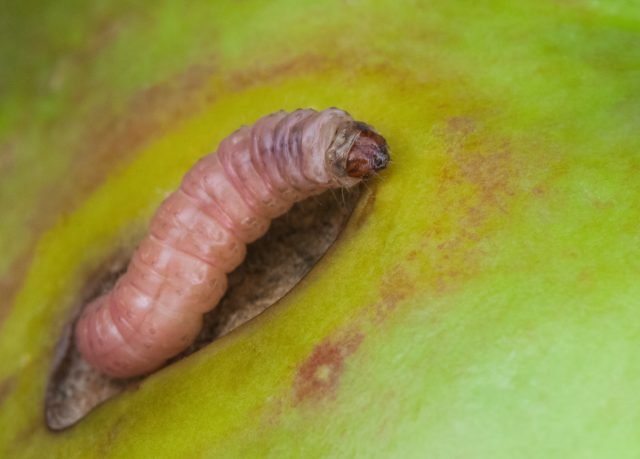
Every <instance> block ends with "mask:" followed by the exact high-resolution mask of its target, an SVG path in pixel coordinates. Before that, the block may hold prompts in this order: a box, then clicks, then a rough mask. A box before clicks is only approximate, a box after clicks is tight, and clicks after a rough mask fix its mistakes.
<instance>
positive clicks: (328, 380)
mask: <svg viewBox="0 0 640 459" xmlns="http://www.w3.org/2000/svg"><path fill="white" fill-rule="evenodd" d="M363 340H364V335H363V334H362V333H360V332H351V333H348V334H346V335H345V336H343V337H341V338H338V339H335V340H327V341H325V342H322V343H320V344H318V345H317V346H316V347H315V348H314V349H313V352H312V353H311V355H310V356H309V357H307V359H306V360H305V361H304V362H303V363H302V365H301V366H300V367H299V368H298V372H297V373H296V377H295V380H294V397H295V400H296V402H297V403H301V402H306V401H316V402H317V401H320V400H323V399H332V398H334V397H335V394H336V391H337V389H338V386H339V384H340V379H341V377H342V374H343V373H344V369H345V360H346V359H347V357H349V356H350V355H351V354H353V353H354V352H355V351H356V350H357V349H358V347H360V344H362V341H363Z"/></svg>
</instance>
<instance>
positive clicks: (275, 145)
mask: <svg viewBox="0 0 640 459" xmlns="http://www.w3.org/2000/svg"><path fill="white" fill-rule="evenodd" d="M389 160H390V157H389V152H388V147H387V143H386V141H385V139H384V138H383V137H382V136H381V135H380V134H378V133H377V132H376V131H375V130H374V129H373V128H372V127H371V126H369V125H367V124H365V123H363V122H359V121H355V120H354V119H353V118H352V117H351V116H350V115H349V114H348V113H346V112H344V111H342V110H340V109H337V108H331V109H326V110H322V111H315V110H312V109H300V110H296V111H293V112H291V113H286V112H284V111H279V112H276V113H273V114H271V115H267V116H265V117H263V118H261V119H259V120H258V121H257V122H256V123H255V124H254V125H253V126H243V127H241V128H240V129H238V130H236V131H235V132H233V133H232V134H231V135H230V136H228V137H226V138H225V139H224V140H223V141H222V142H221V143H220V145H219V146H218V149H217V151H216V152H214V153H211V154H209V155H207V156H205V157H203V158H201V159H200V160H199V161H198V162H197V163H196V164H195V165H194V166H193V167H192V168H191V169H190V170H189V171H188V172H187V173H186V175H185V176H184V178H183V180H182V183H181V185H180V187H179V188H178V190H177V191H175V192H173V193H172V194H170V195H169V196H168V197H167V198H166V199H165V200H164V201H163V203H162V204H161V205H160V206H159V208H158V209H157V211H156V212H155V214H154V216H153V217H152V219H151V222H150V224H149V231H148V234H147V235H146V236H145V238H144V239H143V240H142V242H141V243H140V244H139V245H138V247H137V248H136V250H135V252H134V254H133V256H132V258H131V261H130V262H129V265H128V266H127V270H126V272H125V273H124V274H123V275H122V276H121V277H120V278H119V279H118V280H117V281H116V283H115V285H114V286H113V288H112V289H111V290H110V291H108V292H107V293H105V294H103V295H101V296H99V297H97V298H95V299H94V300H92V301H91V302H89V304H88V305H87V306H86V307H85V308H84V310H83V311H82V313H81V315H80V317H79V318H78V320H77V321H76V324H75V329H74V337H75V343H76V346H77V348H78V349H79V351H80V352H81V354H82V355H83V357H84V359H85V360H87V361H88V362H89V363H90V364H91V365H92V366H93V367H94V368H96V369H97V370H99V371H101V372H103V373H105V374H107V375H109V376H111V377H114V378H126V377H132V376H139V375H143V374H146V373H149V372H151V371H153V370H156V369H158V368H159V367H161V366H162V365H163V364H164V363H165V362H166V361H167V360H168V359H169V358H171V357H173V356H175V355H176V354H178V353H180V352H181V351H183V350H184V349H186V348H187V347H188V346H189V345H190V344H191V343H192V342H193V340H194V339H195V338H196V336H197V334H198V332H199V331H200V329H201V327H202V321H203V318H202V315H203V314H204V313H205V312H207V311H209V310H211V309H213V308H214V307H215V306H216V304H217V303H218V301H219V300H220V299H221V298H222V296H223V295H224V293H225V290H226V287H227V273H229V272H230V271H232V270H233V269H234V268H236V267H237V266H238V265H239V264H240V263H241V262H242V261H243V259H244V256H245V253H246V245H247V244H248V243H250V242H252V241H254V240H256V239H257V238H259V237H260V236H262V235H263V234H264V233H265V232H266V231H267V229H268V227H269V224H270V222H271V220H273V219H274V218H276V217H278V216H280V215H282V214H284V213H285V212H287V211H288V210H289V208H290V207H291V206H292V205H293V204H294V203H295V202H297V201H300V200H303V199H305V198H307V197H310V196H313V195H315V194H318V193H321V192H323V191H325V190H328V189H332V188H341V187H352V186H354V185H356V184H357V183H359V182H360V181H362V180H364V179H367V178H370V177H371V176H373V175H374V174H375V173H376V172H377V171H380V170H382V169H384V168H385V167H386V166H387V164H388V162H389Z"/></svg>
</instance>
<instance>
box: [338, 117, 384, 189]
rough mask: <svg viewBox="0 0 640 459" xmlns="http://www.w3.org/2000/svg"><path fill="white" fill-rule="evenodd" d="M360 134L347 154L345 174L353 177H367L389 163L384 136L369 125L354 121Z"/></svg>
mask: <svg viewBox="0 0 640 459" xmlns="http://www.w3.org/2000/svg"><path fill="white" fill-rule="evenodd" d="M356 125H357V128H358V129H359V130H360V135H358V137H357V138H356V140H355V142H354V143H353V146H352V147H351V151H349V154H348V155H347V174H348V175H349V177H354V178H364V179H366V178H369V177H371V176H372V175H374V174H375V173H376V172H378V171H380V170H382V169H384V168H385V167H387V164H389V160H390V157H389V148H388V147H387V142H386V141H385V139H384V137H382V136H381V135H380V134H378V133H377V132H375V131H374V130H373V129H372V128H371V127H370V126H369V125H367V124H364V123H360V122H358V123H356Z"/></svg>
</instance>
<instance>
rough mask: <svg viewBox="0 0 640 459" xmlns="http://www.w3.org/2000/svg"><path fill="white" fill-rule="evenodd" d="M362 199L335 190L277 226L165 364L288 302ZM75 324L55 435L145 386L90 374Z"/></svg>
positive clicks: (58, 367) (115, 270) (106, 271)
mask: <svg viewBox="0 0 640 459" xmlns="http://www.w3.org/2000/svg"><path fill="white" fill-rule="evenodd" d="M361 194H365V195H367V194H368V193H363V192H362V188H361V187H355V188H353V189H351V190H342V191H337V192H331V191H329V192H326V193H324V194H322V195H319V196H317V197H313V198H310V199H307V200H305V201H302V202H300V203H298V204H296V205H295V206H294V207H293V208H292V209H291V210H290V211H289V212H288V213H287V214H285V215H283V216H282V217H280V218H278V219H276V220H274V221H273V222H272V224H271V227H270V229H269V231H268V232H267V233H266V234H265V235H264V236H263V237H262V238H261V239H259V240H258V241H256V242H254V243H253V244H251V245H249V247H248V251H247V257H246V258H245V260H244V262H243V263H242V265H240V266H239V267H238V268H237V269H236V270H235V271H233V272H232V273H231V274H230V275H229V288H228V290H227V292H226V294H225V296H224V297H223V298H222V300H221V301H220V303H219V304H218V306H217V307H216V308H215V309H213V310H212V311H210V312H209V313H207V314H205V315H204V326H203V328H202V330H201V332H200V334H199V335H198V337H197V338H196V341H195V342H194V343H193V344H192V345H191V346H190V347H189V348H188V349H187V350H186V351H184V352H182V353H181V354H179V355H178V356H176V357H174V358H173V359H171V360H170V361H169V362H168V363H167V365H170V364H171V363H173V362H175V361H177V360H180V359H183V358H184V357H186V356H188V355H189V354H192V353H193V352H195V351H197V350H198V349H200V348H202V347H204V346H206V345H207V344H209V343H211V342H212V341H215V340H216V339H218V338H220V337H222V336H224V335H226V334H227V333H229V332H230V331H232V330H234V329H235V328H237V327H239V326H240V325H242V324H243V323H245V322H247V321H249V320H251V319H252V318H254V317H255V316H257V315H258V314H260V313H261V312H262V311H264V310H265V309H267V308H268V307H269V306H271V305H272V304H274V303H275V302H277V301H278V300H279V299H280V298H282V297H283V296H284V295H286V294H287V292H288V291H289V290H291V288H293V286H294V285H295V284H297V283H298V282H299V281H300V280H301V279H302V278H303V277H304V275H305V274H306V273H307V272H308V271H309V270H310V269H311V268H312V267H313V265H314V264H315V263H316V262H317V261H318V260H319V259H320V257H322V255H323V254H324V253H325V252H326V251H327V250H328V249H329V247H330V246H331V245H332V243H333V242H334V241H335V240H336V238H337V237H338V235H339V233H340V232H341V230H342V229H343V228H344V226H345V224H346V222H347V220H348V218H349V216H350V215H351V213H352V211H353V209H354V208H355V205H356V203H357V201H358V198H359V197H360V195H361ZM130 255H131V253H130V252H128V253H123V251H120V252H119V253H117V254H115V255H114V256H113V258H112V260H110V261H109V262H108V263H106V264H105V265H104V266H103V267H102V268H101V269H99V270H98V272H96V273H94V274H93V275H90V276H88V279H87V282H86V285H85V290H84V292H82V293H81V294H80V295H79V302H78V305H79V307H77V308H76V317H77V316H78V315H79V312H80V310H81V306H82V305H85V304H87V303H88V302H89V301H91V300H92V299H93V298H95V297H97V296H99V295H100V294H102V293H104V292H106V291H108V290H109V289H110V288H111V287H112V286H113V284H114V283H115V281H116V279H117V278H118V277H119V276H120V275H121V274H122V273H123V272H124V270H125V268H126V265H127V262H128V259H129V257H130ZM74 321H75V317H74V320H72V321H71V323H70V324H69V325H68V326H67V327H66V329H65V331H64V333H63V336H62V338H61V339H60V342H59V344H58V348H57V349H56V355H55V358H54V362H53V367H52V372H51V375H50V378H49V382H48V385H47V393H46V397H45V418H46V421H47V426H48V427H49V428H50V429H51V430H54V431H57V430H62V429H65V428H67V427H69V426H71V425H73V424H75V423H77V422H78V421H79V420H81V419H82V418H83V417H85V416H86V415H87V414H88V413H89V412H90V411H91V410H93V409H94V408H95V407H96V406H98V405H100V404H101V403H103V402H105V401H106V400H108V399H110V398H113V397H115V396H116V395H118V394H119V393H121V392H123V391H125V390H131V389H134V388H135V387H136V386H137V385H138V384H139V383H140V381H141V380H143V379H144V377H139V378H132V379H128V380H118V379H112V378H109V377H107V376H105V375H104V374H102V373H100V372H98V371H96V370H94V369H93V368H91V367H90V366H89V364H88V363H87V362H86V361H84V360H83V358H82V357H81V355H80V353H79V352H78V350H77V349H76V348H75V345H74V343H73V334H72V326H73V322H74Z"/></svg>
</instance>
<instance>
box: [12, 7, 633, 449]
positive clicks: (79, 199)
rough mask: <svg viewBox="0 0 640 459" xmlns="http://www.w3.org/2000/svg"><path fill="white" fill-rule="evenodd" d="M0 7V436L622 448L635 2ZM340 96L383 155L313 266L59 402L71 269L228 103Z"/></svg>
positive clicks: (227, 120)
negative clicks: (146, 361) (126, 383)
mask: <svg viewBox="0 0 640 459" xmlns="http://www.w3.org/2000/svg"><path fill="white" fill-rule="evenodd" d="M3 9H4V10H5V12H3V14H2V15H1V19H0V21H2V22H1V23H2V27H1V28H0V57H2V64H3V65H2V66H0V205H1V206H2V207H1V208H2V211H1V213H0V218H1V219H2V224H1V225H0V250H1V251H2V253H3V257H2V258H1V259H0V289H1V291H0V293H1V299H0V362H1V363H0V427H1V428H0V456H2V457H43V455H44V454H46V455H47V456H48V457H64V458H74V457H82V458H86V457H327V456H337V457H353V456H358V457H443V458H451V457H476V458H483V457H486V458H492V459H494V458H513V457H536V458H537V457H540V458H554V457H558V458H560V457H562V458H565V457H616V458H624V457H637V456H638V455H640V414H638V410H637V408H636V407H637V406H638V405H639V404H640V395H639V394H640V392H639V391H638V390H637V381H638V380H639V379H640V359H638V357H637V352H638V351H637V344H638V337H639V336H640V307H639V306H640V301H639V300H638V298H640V284H639V283H638V274H639V273H640V248H639V244H638V241H639V232H638V231H639V230H638V221H640V181H639V180H638V175H639V174H640V156H639V152H640V136H638V135H637V132H638V125H639V124H640V64H639V63H640V13H639V11H640V10H639V9H638V8H637V4H636V2H634V1H627V2H625V1H622V0H621V1H608V2H590V1H586V0H575V1H566V2H558V1H551V0H548V1H547V0H545V1H533V0H531V1H520V2H510V1H498V0H492V1H488V2H471V1H459V2H449V1H445V0H434V1H432V2H411V1H380V2H377V1H373V0H371V1H327V2H320V3H314V2H296V1H293V0H278V1H274V2H268V3H267V2H259V1H247V2H241V3H238V2H231V1H221V2H210V1H199V2H189V4H188V5H187V4H181V3H178V2H169V1H164V2H162V1H161V2H147V1H145V2H136V3H135V5H134V4H130V2H124V1H115V2H108V3H102V2H75V1H68V2H55V3H49V4H48V5H45V6H43V5H40V4H39V3H36V2H17V1H15V2H9V3H8V4H7V5H6V6H3ZM329 106H338V107H341V108H344V109H346V110H348V111H349V112H350V113H351V114H352V115H353V116H354V117H355V118H358V119H363V120H366V121H367V122H369V123H371V124H372V125H373V126H375V127H376V128H377V129H378V130H379V131H380V132H381V133H382V134H383V135H384V136H385V137H386V138H387V140H388V142H389V145H390V147H391V153H392V158H393V163H392V164H391V167H390V168H389V169H388V170H387V171H386V172H384V173H383V174H382V175H381V177H380V178H379V180H377V181H376V182H375V183H374V184H373V185H372V186H371V189H370V190H369V191H370V192H369V193H368V194H367V195H366V196H365V199H363V200H362V201H361V203H360V205H359V207H358V208H357V209H356V211H355V213H354V215H353V216H352V218H351V220H350V223H349V225H348V226H347V228H346V229H345V230H344V232H343V233H342V235H341V237H340V239H339V240H338V242H337V243H336V244H335V245H334V246H333V247H332V249H331V250H330V251H329V252H328V253H327V254H326V255H325V256H324V257H323V258H322V260H321V261H320V263H319V264H318V265H317V266H316V267H315V269H314V270H313V271H312V272H311V273H310V274H309V275H308V276H307V277H306V278H305V279H304V280H303V282H301V283H300V284H299V285H297V286H296V288H295V289H294V290H293V291H292V292H291V293H290V294H289V295H287V296H286V297H285V298H284V299H283V300H282V301H280V302H279V303H277V304H276V305H274V306H273V307H271V308H270V309H269V310H268V311H267V312H266V313H264V314H262V315H261V316H259V317H258V318H256V319H255V320H253V321H251V322H250V323H248V324H246V325H245V326H243V327H242V328H240V329H237V330H236V331H235V332H233V333H232V334H230V335H228V336H227V337H225V338H223V339H222V340H220V341H218V342H216V343H214V344H212V345H210V346H208V347H207V348H205V349H204V350H202V351H200V352H198V353H196V354H194V355H192V356H190V357H189V358H187V359H184V360H182V361H180V362H178V363H176V364H174V365H172V366H170V367H168V368H166V369H164V370H161V371H160V372H158V373H156V374H154V375H153V376H151V377H149V378H147V379H146V380H144V381H143V382H142V383H141V384H140V385H139V386H138V388H137V389H136V390H134V391H128V392H126V393H124V394H122V395H121V396H119V397H118V398H116V399H113V400H111V401H109V402H107V403H106V404H104V405H102V406H101V407H99V408H98V409H97V410H95V411H94V412H92V413H91V414H90V415H89V416H88V417H86V418H85V419H83V420H82V421H81V422H80V423H79V424H77V425H76V426H74V427H72V428H70V429H69V430H66V431H64V432H61V433H53V432H50V431H48V430H47V428H46V426H45V423H44V420H43V398H44V392H45V386H46V383H47V377H48V372H49V369H50V367H51V362H52V359H53V354H54V348H55V345H56V342H57V341H58V338H59V336H60V335H61V333H62V328H63V327H64V325H65V324H66V323H67V321H68V320H69V318H70V316H71V310H70V305H71V304H72V303H73V301H72V300H73V298H74V297H75V296H76V295H77V292H78V291H79V290H80V289H81V288H82V283H83V282H84V280H85V278H86V273H87V271H88V270H91V269H95V267H97V266H99V265H100V263H101V262H103V261H104V260H105V259H106V258H107V257H108V256H109V255H110V254H111V253H112V251H113V250H114V247H116V246H118V244H120V242H121V241H122V239H123V238H126V237H127V236H126V235H128V234H132V232H133V233H135V232H136V231H139V230H140V229H141V228H143V227H144V225H145V224H146V221H147V220H148V218H149V216H150V215H151V213H152V212H153V209H154V207H155V206H157V205H158V203H159V202H160V201H161V200H162V198H163V197H164V196H165V195H166V193H167V192H169V191H170V190H172V189H174V188H175V187H176V186H177V184H178V183H179V180H180V177H181V175H182V173H183V172H184V171H186V170H187V169H188V168H189V167H190V166H191V165H192V164H193V163H194V162H195V160H196V159H197V158H199V157H200V156H202V155H204V154H206V153H207V152H209V151H211V150H213V149H214V148H215V146H216V145H217V143H218V142H219V141H220V140H221V139H222V138H223V137H225V136H226V135H227V134H229V133H230V132H231V131H233V130H234V129H236V128H237V127H238V126H240V125H242V124H245V123H246V124H249V123H252V122H253V121H255V120H256V119H257V118H259V117H260V116H262V115H264V114H267V113H270V112H273V111H275V110H278V109H281V108H282V109H286V110H292V109H295V108H298V107H314V108H319V109H322V108H326V107H329Z"/></svg>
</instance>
